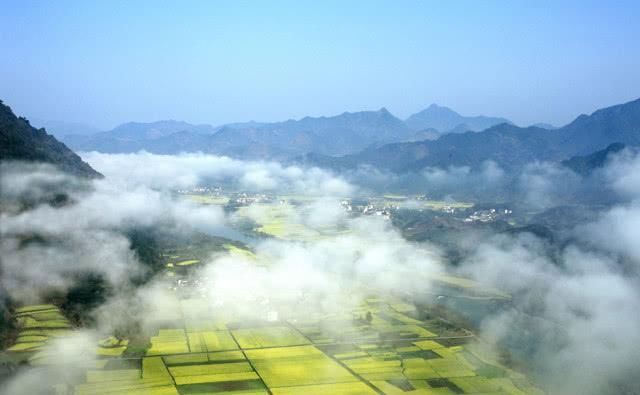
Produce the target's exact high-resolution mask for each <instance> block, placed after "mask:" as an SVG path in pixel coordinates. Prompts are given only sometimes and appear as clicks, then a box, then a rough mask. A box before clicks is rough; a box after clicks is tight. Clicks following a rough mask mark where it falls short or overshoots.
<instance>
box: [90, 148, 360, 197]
mask: <svg viewBox="0 0 640 395" xmlns="http://www.w3.org/2000/svg"><path fill="white" fill-rule="evenodd" d="M82 157H83V159H85V160H86V161H87V162H88V163H89V164H91V165H92V166H93V167H95V168H96V169H100V171H101V172H102V173H103V174H104V175H105V176H107V177H108V178H111V179H112V180H120V181H122V182H126V183H129V184H131V185H147V186H150V187H153V188H191V187H194V186H198V185H215V184H218V183H227V184H231V185H233V186H234V187H236V188H239V189H243V190H247V191H253V192H275V191H278V192H283V191H286V192H289V193H292V192H293V193H305V194H311V195H319V196H325V195H330V196H349V195H350V194H352V193H353V192H354V188H353V186H352V185H351V184H349V183H348V182H347V181H345V180H344V179H342V178H340V177H338V176H336V175H334V174H332V173H330V172H328V171H325V170H321V169H318V168H304V167H299V166H284V165H281V164H280V163H277V162H264V161H242V160H237V159H231V158H228V157H225V156H215V155H205V154H181V155H157V154H150V153H146V152H140V153H135V154H101V153H98V152H89V153H84V154H82Z"/></svg>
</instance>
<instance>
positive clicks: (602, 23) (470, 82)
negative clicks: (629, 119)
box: [0, 0, 640, 130]
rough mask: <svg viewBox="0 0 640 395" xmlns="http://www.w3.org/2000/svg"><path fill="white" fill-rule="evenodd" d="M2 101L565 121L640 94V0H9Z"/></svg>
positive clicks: (0, 49)
mask: <svg viewBox="0 0 640 395" xmlns="http://www.w3.org/2000/svg"><path fill="white" fill-rule="evenodd" d="M0 9H2V11H1V12H0V54H1V55H0V57H1V59H0V100H3V101H4V102H5V103H6V104H8V105H9V106H11V107H12V108H13V110H14V111H15V112H16V113H17V114H19V115H23V116H26V117H27V118H38V119H44V120H56V121H67V122H81V123H86V124H89V125H92V126H96V127H99V128H101V129H105V130H106V129H110V128H112V127H114V126H116V125H118V124H120V123H123V122H128V121H155V120H160V119H177V120H184V121H188V122H192V123H209V124H213V125H218V124H223V123H228V122H236V121H248V120H257V121H279V120H285V119H290V118H293V119H298V118H301V117H304V116H307V115H309V116H320V115H335V114H340V113H342V112H344V111H361V110H377V109H379V108H381V107H386V108H387V109H389V111H391V112H392V113H394V114H395V115H396V116H399V117H401V118H405V117H407V116H408V115H410V114H412V113H414V112H417V111H420V110H422V109H424V108H425V107H427V106H428V105H430V104H431V103H438V104H440V105H446V106H449V107H451V108H453V109H455V110H456V111H458V112H460V113H462V114H464V115H477V114H484V115H493V116H504V117H507V118H509V119H511V120H512V121H514V122H515V123H517V124H519V125H529V124H532V123H536V122H547V123H552V124H555V125H563V124H566V123H568V122H570V121H571V120H572V119H574V118H575V117H576V116H577V115H579V114H581V113H591V112H592V111H594V110H596V109H598V108H602V107H606V106H609V105H613V104H618V103H623V102H626V101H630V100H633V99H636V98H638V97H640V39H639V37H640V23H638V20H640V2H638V1H614V2H605V1H602V2H593V1H562V2H560V1H535V2H525V1H482V2H475V1H466V2H465V1H447V2H435V1H434V2H430V1H399V2H398V1H349V2H341V1H323V2H316V1H270V2H242V1H228V2H227V1H186V2H178V1H148V2H145V1H105V2H97V1H77V2H75V1H55V2H52V1H29V0H17V1H9V0H0Z"/></svg>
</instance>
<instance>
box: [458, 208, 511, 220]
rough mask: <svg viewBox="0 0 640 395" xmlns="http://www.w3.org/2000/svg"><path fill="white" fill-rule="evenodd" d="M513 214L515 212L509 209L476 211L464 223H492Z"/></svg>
mask: <svg viewBox="0 0 640 395" xmlns="http://www.w3.org/2000/svg"><path fill="white" fill-rule="evenodd" d="M511 214H513V210H509V209H502V210H497V209H495V208H492V209H488V210H478V211H474V212H473V214H471V215H469V216H468V217H467V218H465V219H464V222H492V221H495V220H497V219H498V218H500V217H504V216H508V215H511Z"/></svg>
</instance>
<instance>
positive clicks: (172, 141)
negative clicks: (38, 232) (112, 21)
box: [62, 105, 509, 159]
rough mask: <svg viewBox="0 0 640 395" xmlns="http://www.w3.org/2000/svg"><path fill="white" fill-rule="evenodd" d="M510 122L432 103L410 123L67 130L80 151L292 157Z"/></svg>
mask: <svg viewBox="0 0 640 395" xmlns="http://www.w3.org/2000/svg"><path fill="white" fill-rule="evenodd" d="M503 122H509V121H508V120H506V119H504V118H495V117H485V116H476V117H465V116H462V115H460V114H458V113H456V112H455V111H453V110H451V109H448V108H446V107H440V106H437V105H431V106H430V107H429V108H427V109H426V110H424V111H421V112H419V113H417V114H414V115H412V116H410V117H409V118H408V119H407V120H406V121H402V120H401V119H399V118H397V117H395V116H393V115H392V114H391V113H390V112H389V111H388V110H386V109H385V108H382V109H380V110H378V111H361V112H353V113H350V112H345V113H342V114H340V115H336V116H331V117H305V118H302V119H299V120H287V121H284V122H274V123H260V122H253V121H252V122H245V123H234V124H227V125H222V126H219V127H213V126H210V125H192V124H189V123H186V122H178V121H159V122H152V123H133V122H132V123H126V124H123V125H120V126H118V127H116V128H115V129H113V130H111V131H107V132H100V133H94V134H84V133H83V134H72V135H69V134H66V135H63V136H62V139H63V141H64V142H65V143H67V144H68V145H69V146H70V147H72V148H73V149H75V150H77V151H100V152H108V153H119V152H137V151H139V150H146V151H149V152H153V153H162V154H176V153H179V152H205V153H213V154H222V155H230V156H235V157H241V158H269V159H288V158H292V157H295V156H299V155H303V154H306V153H309V152H313V153H317V154H322V155H330V156H340V155H348V154H353V153H356V152H359V151H361V150H363V149H366V148H371V147H379V146H381V145H384V144H387V143H393V142H401V141H420V140H425V139H430V140H434V139H437V138H439V137H440V136H441V135H443V134H447V133H459V132H464V131H467V130H474V131H478V130H481V129H484V128H486V127H489V126H492V125H495V124H498V123H503Z"/></svg>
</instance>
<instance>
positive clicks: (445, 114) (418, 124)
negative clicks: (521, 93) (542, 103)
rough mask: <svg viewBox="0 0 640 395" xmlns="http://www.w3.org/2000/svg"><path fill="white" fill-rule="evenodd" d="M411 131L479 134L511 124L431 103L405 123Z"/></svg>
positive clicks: (503, 120)
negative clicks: (500, 125) (426, 130)
mask: <svg viewBox="0 0 640 395" xmlns="http://www.w3.org/2000/svg"><path fill="white" fill-rule="evenodd" d="M405 123H406V124H407V126H409V128H411V129H412V130H416V131H418V130H424V129H436V130H438V131H439V132H440V133H461V132H466V131H474V132H479V131H481V130H484V129H487V128H489V127H491V126H494V125H497V124H500V123H511V122H510V121H509V120H508V119H505V118H498V117H486V116H483V115H479V116H473V117H467V116H464V115H460V114H458V113H457V112H455V111H454V110H452V109H450V108H449V107H445V106H441V105H438V104H436V103H432V104H431V105H430V106H429V107H427V108H426V109H424V110H422V111H420V112H417V113H415V114H413V115H411V116H410V117H409V118H407V120H406V121H405Z"/></svg>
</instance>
